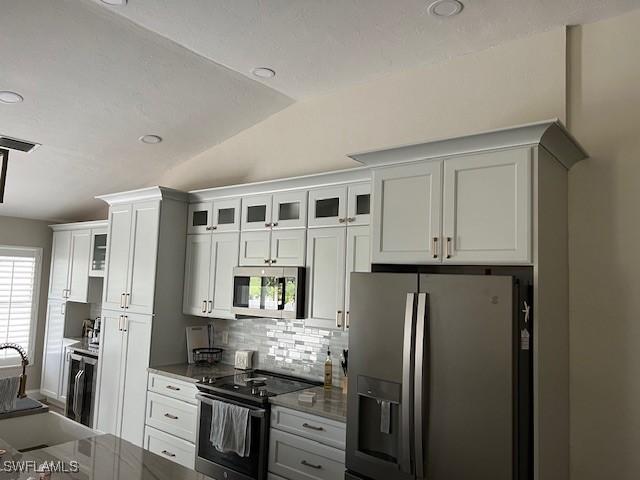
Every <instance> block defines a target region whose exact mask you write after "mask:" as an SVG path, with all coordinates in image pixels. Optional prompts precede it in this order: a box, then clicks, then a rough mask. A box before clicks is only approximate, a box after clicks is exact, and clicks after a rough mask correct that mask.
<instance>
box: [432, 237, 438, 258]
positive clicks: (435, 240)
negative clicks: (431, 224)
mask: <svg viewBox="0 0 640 480" xmlns="http://www.w3.org/2000/svg"><path fill="white" fill-rule="evenodd" d="M431 251H432V252H433V258H438V237H433V240H432V241H431Z"/></svg>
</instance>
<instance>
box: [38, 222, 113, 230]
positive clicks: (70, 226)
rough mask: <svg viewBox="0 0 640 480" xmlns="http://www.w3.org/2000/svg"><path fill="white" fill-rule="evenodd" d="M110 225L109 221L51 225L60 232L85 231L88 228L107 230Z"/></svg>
mask: <svg viewBox="0 0 640 480" xmlns="http://www.w3.org/2000/svg"><path fill="white" fill-rule="evenodd" d="M108 225H109V221H108V220H92V221H90V222H72V223H57V224H53V225H49V227H50V228H51V229H52V230H53V231H54V232H57V231H60V230H84V229H87V228H105V227H107V226H108Z"/></svg>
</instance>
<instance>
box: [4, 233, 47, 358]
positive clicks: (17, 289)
mask: <svg viewBox="0 0 640 480" xmlns="http://www.w3.org/2000/svg"><path fill="white" fill-rule="evenodd" d="M41 258H42V250H41V249H39V248H27V247H6V246H2V245H0V343H4V342H9V343H17V344H18V345H20V346H21V347H22V348H24V349H25V351H26V352H27V354H28V355H29V359H30V360H29V361H30V362H31V361H33V344H34V337H35V330H36V315H37V303H38V291H39V286H40V285H39V284H40V263H41ZM19 364H20V356H19V355H18V352H16V351H15V350H8V349H6V350H0V366H9V365H19Z"/></svg>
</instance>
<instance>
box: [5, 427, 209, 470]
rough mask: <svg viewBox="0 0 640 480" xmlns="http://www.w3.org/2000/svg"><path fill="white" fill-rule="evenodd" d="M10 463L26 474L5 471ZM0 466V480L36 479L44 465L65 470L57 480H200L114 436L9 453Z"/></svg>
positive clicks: (163, 459)
mask: <svg viewBox="0 0 640 480" xmlns="http://www.w3.org/2000/svg"><path fill="white" fill-rule="evenodd" d="M1 444H2V442H0V445H1ZM11 461H15V462H19V463H17V464H16V465H17V467H22V468H24V469H26V471H22V472H18V471H14V472H11V471H7V465H9V467H10V466H11V463H9V464H8V463H5V462H11ZM0 462H2V463H0V465H2V466H3V468H4V470H2V469H0V478H1V479H2V480H5V479H7V480H9V479H11V480H27V479H29V478H39V474H38V472H36V471H35V469H36V468H39V466H40V465H42V464H43V463H44V462H47V464H48V465H53V468H64V470H63V471H59V470H56V471H55V472H54V473H53V474H52V475H51V478H52V479H57V480H80V479H82V480H104V479H106V478H108V479H109V480H202V475H201V474H200V473H198V472H196V471H194V470H190V469H188V468H185V467H183V466H181V465H178V464H177V463H174V462H172V461H170V460H167V459H165V458H162V457H161V456H158V455H156V454H154V453H151V452H149V451H147V450H143V449H142V448H140V447H137V446H135V445H133V444H132V443H129V442H127V441H126V440H122V439H120V438H117V437H115V436H113V435H98V436H96V437H92V438H87V439H83V440H77V441H74V442H68V443H63V444H61V445H56V446H53V447H48V448H43V449H42V450H33V451H31V452H27V453H18V452H15V451H11V450H9V451H8V452H7V453H5V454H4V455H2V456H1V457H0ZM50 462H54V463H53V464H51V463H50Z"/></svg>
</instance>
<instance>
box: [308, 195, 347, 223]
mask: <svg viewBox="0 0 640 480" xmlns="http://www.w3.org/2000/svg"><path fill="white" fill-rule="evenodd" d="M345 223H347V187H346V186H344V185H341V186H337V187H323V188H316V189H314V190H311V191H310V192H309V227H337V226H340V225H343V224H345Z"/></svg>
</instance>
